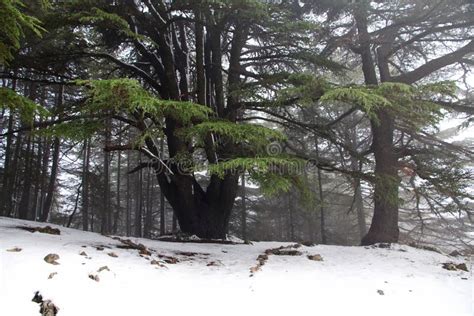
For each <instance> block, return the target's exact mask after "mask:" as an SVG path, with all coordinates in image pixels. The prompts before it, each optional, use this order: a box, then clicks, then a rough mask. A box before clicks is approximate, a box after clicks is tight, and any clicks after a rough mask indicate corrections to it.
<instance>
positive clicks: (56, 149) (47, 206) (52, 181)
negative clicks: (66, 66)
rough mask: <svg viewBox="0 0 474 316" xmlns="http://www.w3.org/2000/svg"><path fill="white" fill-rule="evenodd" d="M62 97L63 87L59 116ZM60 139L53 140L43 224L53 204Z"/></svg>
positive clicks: (42, 215) (41, 218)
mask: <svg viewBox="0 0 474 316" xmlns="http://www.w3.org/2000/svg"><path fill="white" fill-rule="evenodd" d="M63 95H64V86H60V87H59V92H58V97H57V106H56V108H57V111H58V113H59V115H61V112H62V111H63ZM60 145H61V142H60V139H59V138H58V137H55V138H54V140H53V157H52V159H53V162H52V165H51V175H50V177H49V184H48V188H47V190H46V198H45V201H44V204H43V212H42V213H41V217H40V221H42V222H45V221H46V220H47V219H48V216H49V213H50V211H51V206H52V204H53V196H54V191H55V189H56V178H57V175H58V166H59V150H60Z"/></svg>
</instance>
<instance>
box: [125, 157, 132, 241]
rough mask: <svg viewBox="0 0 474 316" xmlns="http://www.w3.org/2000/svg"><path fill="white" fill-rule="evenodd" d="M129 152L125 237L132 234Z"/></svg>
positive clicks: (128, 159)
mask: <svg viewBox="0 0 474 316" xmlns="http://www.w3.org/2000/svg"><path fill="white" fill-rule="evenodd" d="M129 172H130V152H129V151H128V152H127V188H126V190H127V192H126V199H127V205H126V208H127V209H126V211H125V212H126V214H125V233H126V235H127V236H130V235H131V234H132V223H131V221H132V220H131V209H130V208H131V203H130V199H131V197H130V173H129Z"/></svg>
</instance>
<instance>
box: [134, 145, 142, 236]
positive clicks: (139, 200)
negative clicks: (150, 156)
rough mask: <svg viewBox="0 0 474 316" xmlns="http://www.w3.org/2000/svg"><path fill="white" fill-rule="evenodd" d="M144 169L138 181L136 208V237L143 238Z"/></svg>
mask: <svg viewBox="0 0 474 316" xmlns="http://www.w3.org/2000/svg"><path fill="white" fill-rule="evenodd" d="M138 163H139V165H141V163H142V155H141V153H140V154H139V158H138ZM142 170H143V169H140V170H139V171H138V176H137V177H138V179H137V186H136V187H137V190H136V193H137V196H136V197H137V200H136V208H135V236H136V237H142V210H143V201H142V200H143V185H142V184H143V173H142Z"/></svg>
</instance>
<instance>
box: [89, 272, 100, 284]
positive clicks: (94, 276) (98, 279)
mask: <svg viewBox="0 0 474 316" xmlns="http://www.w3.org/2000/svg"><path fill="white" fill-rule="evenodd" d="M89 279H91V280H94V281H96V282H99V281H100V278H99V276H98V275H93V274H89Z"/></svg>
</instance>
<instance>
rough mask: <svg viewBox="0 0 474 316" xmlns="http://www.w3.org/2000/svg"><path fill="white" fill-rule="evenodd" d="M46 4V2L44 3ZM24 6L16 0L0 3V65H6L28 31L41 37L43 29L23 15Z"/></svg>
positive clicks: (34, 20) (33, 19) (36, 22)
mask: <svg viewBox="0 0 474 316" xmlns="http://www.w3.org/2000/svg"><path fill="white" fill-rule="evenodd" d="M44 3H46V2H44ZM24 7H25V6H24V4H23V3H22V2H21V1H18V0H2V1H0V24H1V25H2V27H1V29H0V64H8V62H9V61H11V60H12V59H13V54H14V52H15V51H17V50H18V49H19V48H20V41H21V39H22V37H23V36H24V35H25V31H27V30H29V31H32V32H33V33H35V34H36V35H37V36H41V33H42V32H43V31H44V29H43V28H42V27H41V22H40V21H39V20H38V19H37V18H35V17H32V16H29V15H27V14H24V13H23V12H22V9H24Z"/></svg>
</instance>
